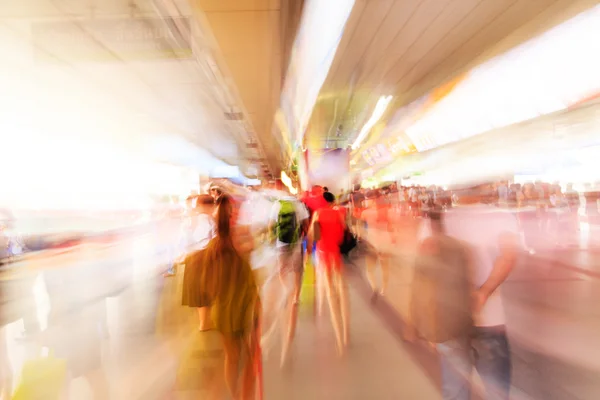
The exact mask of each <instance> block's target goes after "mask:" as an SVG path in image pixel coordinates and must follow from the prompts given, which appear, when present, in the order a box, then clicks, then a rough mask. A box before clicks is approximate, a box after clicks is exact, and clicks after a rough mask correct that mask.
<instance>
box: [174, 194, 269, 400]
mask: <svg viewBox="0 0 600 400" xmlns="http://www.w3.org/2000/svg"><path fill="white" fill-rule="evenodd" d="M235 223H236V216H235V209H234V204H233V201H232V200H231V198H230V197H229V196H228V195H221V196H220V197H219V202H218V204H217V210H216V225H217V229H216V236H215V237H214V238H213V239H212V240H211V241H210V242H209V243H208V245H207V246H206V248H205V249H204V250H202V251H198V252H195V253H193V254H192V255H190V256H189V257H188V259H187V260H186V267H188V268H189V266H194V267H196V268H198V269H201V270H203V271H205V273H199V274H196V275H195V278H194V279H193V280H190V281H189V282H187V283H185V284H184V286H185V287H184V289H186V290H185V291H184V293H185V294H184V296H185V295H186V294H187V298H184V299H183V300H184V301H183V302H184V304H186V305H189V306H192V307H194V306H196V304H201V305H204V304H205V303H206V302H209V303H210V304H211V316H212V322H213V325H214V327H215V329H216V330H217V331H218V332H220V333H221V338H222V342H223V348H224V350H225V373H224V376H225V383H226V386H227V388H228V389H229V392H230V394H231V397H232V398H233V399H244V400H247V399H249V400H251V399H254V398H255V394H256V393H255V392H256V384H257V379H258V373H257V371H258V360H257V354H259V352H260V350H259V349H260V347H259V346H260V344H259V343H260V340H259V334H260V333H259V322H260V313H261V303H260V297H259V288H258V285H257V283H256V280H255V278H254V273H253V271H252V268H251V266H250V261H249V259H248V257H246V256H245V254H244V253H243V252H241V251H239V246H238V244H237V240H236V238H235V237H234V236H235V234H234V232H233V229H232V228H233V225H234V224H235ZM242 245H243V244H242ZM240 381H241V387H240Z"/></svg>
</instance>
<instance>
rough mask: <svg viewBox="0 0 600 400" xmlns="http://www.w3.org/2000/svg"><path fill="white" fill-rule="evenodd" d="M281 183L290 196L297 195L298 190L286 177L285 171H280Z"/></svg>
mask: <svg viewBox="0 0 600 400" xmlns="http://www.w3.org/2000/svg"><path fill="white" fill-rule="evenodd" d="M281 182H283V184H284V185H285V186H286V187H287V188H288V190H289V191H290V193H291V194H294V195H295V194H297V193H298V189H296V188H295V187H294V185H293V183H292V180H291V179H290V177H289V176H287V174H286V173H285V171H281Z"/></svg>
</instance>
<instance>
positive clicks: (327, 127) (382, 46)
mask: <svg viewBox="0 0 600 400" xmlns="http://www.w3.org/2000/svg"><path fill="white" fill-rule="evenodd" d="M595 4H597V1H596V0H357V1H356V3H355V6H354V9H353V11H352V13H351V15H350V18H349V20H348V22H347V24H346V28H345V31H344V34H343V37H342V39H341V42H340V45H339V47H338V50H337V53H336V56H335V59H334V61H333V64H332V67H331V69H330V71H329V74H328V77H327V80H326V81H325V83H324V85H323V87H322V89H321V91H320V94H319V99H318V101H317V104H316V106H315V108H314V109H313V113H312V116H311V120H310V123H309V127H308V131H307V135H306V142H307V144H308V146H309V147H312V148H324V147H346V146H348V145H351V144H352V143H353V141H354V139H355V138H356V136H357V135H358V132H359V131H360V129H361V128H362V126H363V125H364V124H365V122H366V120H367V119H368V118H369V117H370V116H371V113H372V112H373V109H374V106H375V103H376V102H377V100H378V99H379V97H381V96H386V95H393V96H394V98H393V101H392V103H391V105H390V106H389V107H388V109H387V112H386V113H385V114H384V116H383V118H382V119H381V122H380V124H379V125H377V126H375V128H374V129H373V131H375V132H376V131H377V130H381V129H382V126H384V125H385V123H386V121H387V120H389V118H390V117H391V116H392V115H393V112H394V111H395V110H397V109H398V108H400V107H402V106H404V105H406V104H408V103H410V102H411V101H413V100H416V99H418V98H419V97H420V96H422V95H424V94H426V93H427V92H429V91H431V90H432V89H434V88H436V87H438V86H440V85H442V84H444V83H445V82H448V81H449V80H451V79H453V78H455V77H457V76H459V75H460V74H461V73H464V72H466V71H468V70H469V69H471V68H473V67H474V66H476V65H478V64H480V63H482V62H484V61H485V60H487V59H489V58H491V57H493V56H495V55H498V54H501V53H503V52H505V51H507V50H508V49H510V48H512V47H514V46H516V45H518V44H520V43H522V42H523V41H526V40H527V39H529V38H531V37H533V36H535V35H537V34H539V33H541V32H543V31H545V30H547V29H549V28H550V27H552V26H554V25H557V24H559V23H560V22H562V21H564V20H566V19H568V18H570V17H572V16H574V15H576V14H577V13H579V12H581V11H583V10H585V9H587V8H590V7H592V6H594V5H595ZM371 136H376V135H374V134H373V132H372V134H371Z"/></svg>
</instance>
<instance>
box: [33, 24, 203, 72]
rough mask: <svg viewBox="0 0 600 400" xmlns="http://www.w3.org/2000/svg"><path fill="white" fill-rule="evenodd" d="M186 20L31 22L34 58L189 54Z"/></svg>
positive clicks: (102, 58)
mask: <svg viewBox="0 0 600 400" xmlns="http://www.w3.org/2000/svg"><path fill="white" fill-rule="evenodd" d="M190 32H191V31H190V21H189V19H188V18H185V17H177V18H136V19H131V18H130V19H93V20H70V21H50V22H40V23H34V24H33V25H32V35H33V39H34V43H35V50H34V51H35V58H36V60H38V61H41V62H56V61H59V62H60V61H67V62H71V61H80V62H94V61H142V60H155V59H182V58H190V57H191V56H192V48H191V33H190Z"/></svg>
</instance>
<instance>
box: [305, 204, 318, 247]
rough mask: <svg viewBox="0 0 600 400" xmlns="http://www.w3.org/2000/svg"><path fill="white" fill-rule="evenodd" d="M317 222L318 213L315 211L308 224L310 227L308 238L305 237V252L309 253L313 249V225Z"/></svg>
mask: <svg viewBox="0 0 600 400" xmlns="http://www.w3.org/2000/svg"><path fill="white" fill-rule="evenodd" d="M317 222H319V211H315V212H314V214H313V218H312V221H311V222H310V227H309V228H308V236H307V246H306V250H307V251H308V252H309V253H310V252H311V251H312V248H313V243H314V241H315V240H314V235H315V224H316V223H317Z"/></svg>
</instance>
